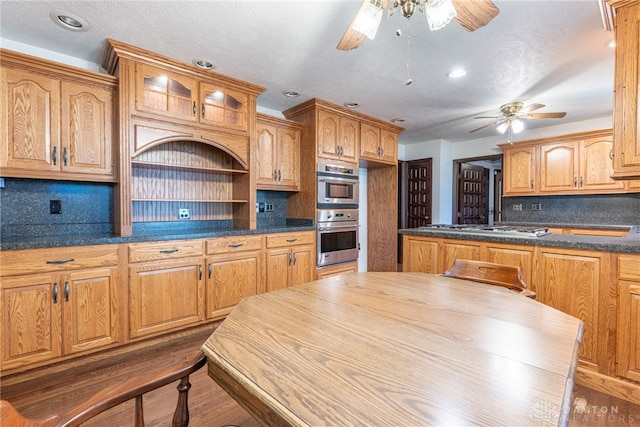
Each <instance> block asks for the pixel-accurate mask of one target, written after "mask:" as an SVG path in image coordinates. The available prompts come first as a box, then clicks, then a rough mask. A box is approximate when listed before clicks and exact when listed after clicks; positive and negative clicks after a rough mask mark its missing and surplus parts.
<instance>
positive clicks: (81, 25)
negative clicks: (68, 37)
mask: <svg viewBox="0 0 640 427" xmlns="http://www.w3.org/2000/svg"><path fill="white" fill-rule="evenodd" d="M49 18H51V20H52V21H53V22H55V23H56V24H58V25H60V26H61V27H62V28H64V29H66V30H69V31H87V30H88V29H89V25H88V24H87V22H86V21H85V20H84V19H82V18H80V17H78V16H76V15H74V14H72V13H68V12H59V11H53V12H51V13H49Z"/></svg>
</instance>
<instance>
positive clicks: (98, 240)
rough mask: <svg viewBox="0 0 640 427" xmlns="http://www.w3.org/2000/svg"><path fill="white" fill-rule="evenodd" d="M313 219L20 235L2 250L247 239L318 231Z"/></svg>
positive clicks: (1, 241) (2, 242)
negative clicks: (127, 232)
mask: <svg viewBox="0 0 640 427" xmlns="http://www.w3.org/2000/svg"><path fill="white" fill-rule="evenodd" d="M315 230H316V227H315V225H314V223H313V220H298V221H297V222H296V223H295V225H281V226H264V227H258V228H256V229H255V230H234V229H215V230H210V231H209V230H204V229H197V230H193V231H179V232H176V231H173V232H172V231H171V230H166V231H164V232H161V231H157V232H153V233H139V234H135V233H134V235H133V236H129V237H120V236H115V235H113V234H74V235H62V236H18V237H2V238H1V239H0V250H2V251H8V250H19V249H39V248H55V247H64V246H86V245H107V244H119V243H136V242H153V241H160V240H162V241H167V240H183V239H202V238H212V237H226V236H243V235H251V234H272V233H287V232H296V231H315Z"/></svg>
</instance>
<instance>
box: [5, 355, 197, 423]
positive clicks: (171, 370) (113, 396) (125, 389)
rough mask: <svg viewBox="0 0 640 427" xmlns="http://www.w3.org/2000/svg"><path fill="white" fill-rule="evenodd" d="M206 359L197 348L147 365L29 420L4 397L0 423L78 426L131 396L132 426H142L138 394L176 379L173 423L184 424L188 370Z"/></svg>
mask: <svg viewBox="0 0 640 427" xmlns="http://www.w3.org/2000/svg"><path fill="white" fill-rule="evenodd" d="M206 362H207V360H206V358H205V356H204V354H203V353H202V352H201V351H200V350H197V351H194V352H193V353H191V354H190V355H188V356H187V357H185V358H184V359H183V360H182V362H181V363H179V364H177V365H172V366H167V367H160V368H159V369H156V367H155V366H149V371H148V372H147V373H146V374H144V375H141V376H132V377H131V378H129V379H128V380H126V381H124V382H122V383H119V384H115V385H113V386H111V387H107V388H105V389H104V390H102V391H101V392H99V393H98V394H96V395H94V396H91V397H89V398H88V399H87V400H86V401H84V402H83V403H81V404H79V405H78V406H76V407H75V408H73V409H72V410H70V411H67V412H66V413H63V414H54V415H51V416H49V417H47V418H44V419H40V420H32V419H27V418H25V417H23V416H22V415H21V414H20V413H19V412H18V411H17V410H16V409H15V408H14V407H13V405H12V404H11V403H10V402H8V401H6V400H2V401H0V411H1V413H0V420H1V421H2V422H1V423H0V425H2V427H70V426H79V425H81V424H83V423H85V422H86V421H88V420H90V419H91V418H93V417H95V416H96V415H98V414H100V413H102V412H104V411H106V410H107V409H110V408H113V407H114V406H117V405H119V404H121V403H124V402H126V401H128V400H130V399H135V426H136V427H143V426H144V415H143V410H142V395H143V394H145V393H147V392H149V391H151V390H155V389H157V388H159V387H162V386H164V385H166V384H170V383H172V382H174V381H177V380H180V383H179V384H178V386H177V389H178V403H177V405H176V410H175V412H174V416H173V422H172V426H173V427H186V426H188V425H189V409H188V404H187V395H188V392H189V388H191V384H190V383H189V374H191V373H193V372H195V371H197V370H198V369H200V368H201V367H203V366H204V365H205V364H206Z"/></svg>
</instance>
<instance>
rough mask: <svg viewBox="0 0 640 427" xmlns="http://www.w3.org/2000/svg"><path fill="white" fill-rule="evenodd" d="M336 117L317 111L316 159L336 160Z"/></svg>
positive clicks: (337, 120)
mask: <svg viewBox="0 0 640 427" xmlns="http://www.w3.org/2000/svg"><path fill="white" fill-rule="evenodd" d="M338 122H339V119H338V115H337V114H334V113H330V112H328V111H324V110H318V128H317V132H318V134H317V135H316V143H317V149H318V157H321V158H324V159H338V158H339V155H338V154H339V153H338Z"/></svg>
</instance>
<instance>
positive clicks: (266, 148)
mask: <svg viewBox="0 0 640 427" xmlns="http://www.w3.org/2000/svg"><path fill="white" fill-rule="evenodd" d="M257 128H258V129H257V151H256V185H257V186H258V188H260V186H261V185H266V186H271V185H275V184H276V180H277V178H278V170H277V166H276V138H277V135H276V133H277V129H276V127H275V126H271V125H267V124H264V123H258V125H257Z"/></svg>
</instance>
